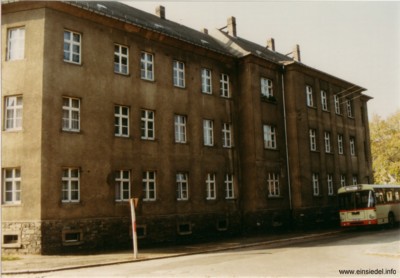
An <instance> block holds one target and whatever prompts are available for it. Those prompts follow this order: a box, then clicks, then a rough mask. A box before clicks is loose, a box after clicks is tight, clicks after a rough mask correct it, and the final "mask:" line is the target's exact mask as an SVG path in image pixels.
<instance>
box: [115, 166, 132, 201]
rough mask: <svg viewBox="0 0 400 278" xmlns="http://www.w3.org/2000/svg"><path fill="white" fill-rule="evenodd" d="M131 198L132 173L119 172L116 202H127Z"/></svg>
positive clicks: (116, 181) (116, 178)
mask: <svg viewBox="0 0 400 278" xmlns="http://www.w3.org/2000/svg"><path fill="white" fill-rule="evenodd" d="M130 197H131V172H130V171H129V170H119V171H116V172H115V201H116V202H126V201H129V199H130Z"/></svg>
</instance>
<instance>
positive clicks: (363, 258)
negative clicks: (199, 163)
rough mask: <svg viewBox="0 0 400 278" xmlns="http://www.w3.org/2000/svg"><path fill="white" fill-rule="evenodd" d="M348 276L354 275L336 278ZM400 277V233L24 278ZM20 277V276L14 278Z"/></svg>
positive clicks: (364, 233)
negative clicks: (351, 273) (351, 272)
mask: <svg viewBox="0 0 400 278" xmlns="http://www.w3.org/2000/svg"><path fill="white" fill-rule="evenodd" d="M340 271H354V272H355V274H357V271H358V275H342V274H341V273H340ZM278 276H279V277H282V276H284V277H346V276H347V277H351V276H359V277H377V276H379V277H400V230H399V229H391V230H386V229H377V230H357V231H351V232H345V233H340V234H337V235H334V236H329V237H325V238H318V239H313V240H308V241H303V242H296V243H290V242H289V243H280V244H274V245H271V244H268V245H260V246H256V247H251V248H241V249H237V250H231V251H225V252H218V253H212V254H199V255H191V256H183V257H177V258H167V259H160V260H150V261H143V262H135V263H127V264H119V265H111V266H104V267H93V268H84V269H76V270H68V271H57V272H51V273H42V274H36V275H31V276H28V277H278ZM19 277H21V276H19Z"/></svg>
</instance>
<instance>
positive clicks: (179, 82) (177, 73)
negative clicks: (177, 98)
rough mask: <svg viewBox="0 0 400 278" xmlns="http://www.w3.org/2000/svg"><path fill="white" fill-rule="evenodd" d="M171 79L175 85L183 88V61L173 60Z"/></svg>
mask: <svg viewBox="0 0 400 278" xmlns="http://www.w3.org/2000/svg"><path fill="white" fill-rule="evenodd" d="M173 79H174V86H175V87H179V88H185V63H183V62H180V61H176V60H174V61H173Z"/></svg>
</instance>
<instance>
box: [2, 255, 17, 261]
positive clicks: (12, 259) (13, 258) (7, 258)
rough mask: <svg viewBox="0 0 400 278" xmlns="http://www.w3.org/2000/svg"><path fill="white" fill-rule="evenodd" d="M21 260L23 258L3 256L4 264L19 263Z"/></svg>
mask: <svg viewBox="0 0 400 278" xmlns="http://www.w3.org/2000/svg"><path fill="white" fill-rule="evenodd" d="M20 259H21V258H19V257H16V256H1V260H2V261H3V262H5V261H17V260H20Z"/></svg>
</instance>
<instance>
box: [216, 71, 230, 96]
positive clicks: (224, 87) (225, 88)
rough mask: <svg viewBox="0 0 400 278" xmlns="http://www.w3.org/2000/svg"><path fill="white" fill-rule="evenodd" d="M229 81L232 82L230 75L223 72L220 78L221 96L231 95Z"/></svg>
mask: <svg viewBox="0 0 400 278" xmlns="http://www.w3.org/2000/svg"><path fill="white" fill-rule="evenodd" d="M229 82H230V81H229V75H228V74H225V73H221V74H220V79H219V92H220V96H221V97H224V98H230V97H231V92H230V85H229Z"/></svg>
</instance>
